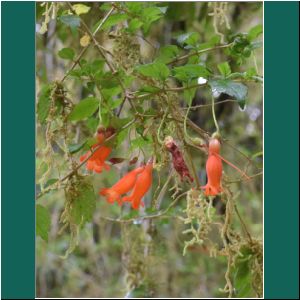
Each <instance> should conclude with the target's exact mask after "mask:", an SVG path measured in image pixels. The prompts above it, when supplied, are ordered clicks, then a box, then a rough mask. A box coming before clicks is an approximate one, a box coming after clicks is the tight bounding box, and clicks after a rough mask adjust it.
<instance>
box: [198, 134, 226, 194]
mask: <svg viewBox="0 0 300 300" xmlns="http://www.w3.org/2000/svg"><path fill="white" fill-rule="evenodd" d="M219 152H220V142H219V141H218V139H212V140H211V141H210V142H209V154H208V159H207V162H206V173H207V179H208V180H207V184H206V185H205V186H202V187H201V188H202V189H205V195H206V196H215V195H217V194H219V193H221V192H222V188H221V177H222V170H223V167H222V160H221V158H220V156H219Z"/></svg>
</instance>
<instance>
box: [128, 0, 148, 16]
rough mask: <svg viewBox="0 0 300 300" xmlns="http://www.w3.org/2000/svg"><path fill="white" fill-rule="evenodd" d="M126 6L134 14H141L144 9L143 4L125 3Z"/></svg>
mask: <svg viewBox="0 0 300 300" xmlns="http://www.w3.org/2000/svg"><path fill="white" fill-rule="evenodd" d="M125 5H126V7H127V9H128V11H129V12H131V13H132V14H138V13H140V12H141V11H142V10H143V8H144V3H143V2H125Z"/></svg>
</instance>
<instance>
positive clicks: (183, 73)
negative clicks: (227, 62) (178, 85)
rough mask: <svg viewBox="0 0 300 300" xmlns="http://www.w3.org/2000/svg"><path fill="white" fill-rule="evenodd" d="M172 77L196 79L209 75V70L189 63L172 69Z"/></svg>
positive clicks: (183, 79)
mask: <svg viewBox="0 0 300 300" xmlns="http://www.w3.org/2000/svg"><path fill="white" fill-rule="evenodd" d="M173 72H174V77H175V78H177V79H179V80H181V81H184V82H188V81H191V80H193V79H197V78H198V77H204V78H205V77H207V76H209V71H208V70H207V69H206V68H205V67H204V66H201V65H190V64H187V65H185V66H181V67H176V68H174V69H173Z"/></svg>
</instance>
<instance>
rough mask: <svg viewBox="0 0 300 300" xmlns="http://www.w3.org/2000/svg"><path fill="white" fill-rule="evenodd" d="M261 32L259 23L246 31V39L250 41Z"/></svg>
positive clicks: (261, 27) (261, 28)
mask: <svg viewBox="0 0 300 300" xmlns="http://www.w3.org/2000/svg"><path fill="white" fill-rule="evenodd" d="M262 32H263V26H262V25H261V24H259V25H256V26H254V27H253V28H251V29H250V31H249V33H248V39H249V40H250V41H253V40H255V39H256V38H257V37H258V36H259V35H261V34H262Z"/></svg>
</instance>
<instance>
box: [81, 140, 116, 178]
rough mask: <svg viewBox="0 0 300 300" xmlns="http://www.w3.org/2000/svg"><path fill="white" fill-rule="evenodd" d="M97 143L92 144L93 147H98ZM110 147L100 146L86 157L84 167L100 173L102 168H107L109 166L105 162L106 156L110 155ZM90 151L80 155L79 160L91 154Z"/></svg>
mask: <svg viewBox="0 0 300 300" xmlns="http://www.w3.org/2000/svg"><path fill="white" fill-rule="evenodd" d="M98 146H99V144H95V145H93V146H92V149H93V148H96V147H98ZM111 151H112V149H111V148H110V147H107V146H100V147H99V148H98V149H97V150H96V151H95V152H94V153H93V154H92V156H91V157H90V158H89V159H88V161H87V163H86V169H87V170H89V171H94V172H96V173H101V172H102V170H103V169H105V170H109V169H110V166H109V165H108V164H106V163H105V160H106V158H107V157H108V156H109V155H110V153H111ZM91 153H92V152H91V151H88V152H87V153H85V154H84V155H82V156H81V157H80V161H81V162H82V161H84V160H86V158H87V157H89V156H90V155H91Z"/></svg>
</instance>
